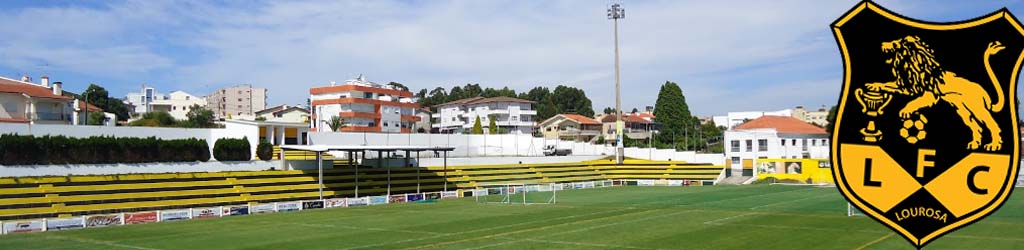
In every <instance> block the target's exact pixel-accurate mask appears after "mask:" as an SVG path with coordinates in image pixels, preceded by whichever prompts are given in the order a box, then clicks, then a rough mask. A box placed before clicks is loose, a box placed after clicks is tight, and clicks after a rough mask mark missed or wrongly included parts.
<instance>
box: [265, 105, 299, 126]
mask: <svg viewBox="0 0 1024 250" xmlns="http://www.w3.org/2000/svg"><path fill="white" fill-rule="evenodd" d="M260 117H263V120H264V121H268V122H301V123H309V110H306V108H303V107H299V106H288V105H278V106H275V107H272V108H268V109H264V110H260V111H256V118H257V119H259V118H260Z"/></svg>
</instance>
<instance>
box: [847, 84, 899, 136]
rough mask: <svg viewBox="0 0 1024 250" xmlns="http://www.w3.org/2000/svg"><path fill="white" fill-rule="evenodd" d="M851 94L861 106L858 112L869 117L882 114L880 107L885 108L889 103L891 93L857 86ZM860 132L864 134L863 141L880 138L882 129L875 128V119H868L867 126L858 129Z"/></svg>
mask: <svg viewBox="0 0 1024 250" xmlns="http://www.w3.org/2000/svg"><path fill="white" fill-rule="evenodd" d="M853 94H854V97H856V98H857V102H859V103H860V106H861V107H862V108H861V110H860V112H863V113H864V114H866V115H868V116H869V117H878V116H879V115H882V109H884V108H885V105H889V101H890V100H892V95H890V94H889V93H884V92H874V91H864V89H859V88H858V89H857V90H855V91H854V92H853ZM860 133H861V134H862V135H864V141H866V142H877V141H879V140H882V131H879V130H878V129H876V128H875V121H871V120H869V121H868V127H866V128H862V129H860Z"/></svg>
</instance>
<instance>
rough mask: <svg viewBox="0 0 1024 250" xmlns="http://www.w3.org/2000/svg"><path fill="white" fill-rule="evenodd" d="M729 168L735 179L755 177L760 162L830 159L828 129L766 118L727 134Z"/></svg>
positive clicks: (779, 118)
mask: <svg viewBox="0 0 1024 250" xmlns="http://www.w3.org/2000/svg"><path fill="white" fill-rule="evenodd" d="M724 139H725V158H726V165H728V166H730V169H731V170H732V175H740V174H742V175H744V176H752V175H753V174H754V173H753V172H754V166H756V164H757V159H765V158H771V159H799V158H813V159H827V158H828V157H829V143H830V142H829V139H828V133H827V132H825V129H823V128H820V127H817V126H814V125H811V124H809V123H806V122H803V121H800V120H797V119H796V118H793V117H789V116H762V117H760V118H757V119H754V120H752V121H749V122H747V123H744V124H742V125H739V126H736V127H735V128H733V129H731V130H729V131H725V135H724Z"/></svg>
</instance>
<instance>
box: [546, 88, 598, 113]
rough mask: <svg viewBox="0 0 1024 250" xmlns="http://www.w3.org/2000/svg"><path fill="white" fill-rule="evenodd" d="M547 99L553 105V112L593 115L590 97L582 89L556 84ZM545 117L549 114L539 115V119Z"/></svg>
mask: <svg viewBox="0 0 1024 250" xmlns="http://www.w3.org/2000/svg"><path fill="white" fill-rule="evenodd" d="M548 99H549V100H548V101H549V103H550V104H554V105H555V107H554V111H555V114H562V113H574V114H578V115H582V116H587V117H592V116H594V108H593V107H592V106H591V102H590V98H587V94H586V93H585V92H584V91H583V90H582V89H578V88H575V87H568V86H564V85H558V87H555V90H554V91H553V92H551V96H550V97H548ZM538 115H539V112H538ZM552 116H554V115H552ZM547 118H550V116H549V117H540V119H539V120H544V119H547Z"/></svg>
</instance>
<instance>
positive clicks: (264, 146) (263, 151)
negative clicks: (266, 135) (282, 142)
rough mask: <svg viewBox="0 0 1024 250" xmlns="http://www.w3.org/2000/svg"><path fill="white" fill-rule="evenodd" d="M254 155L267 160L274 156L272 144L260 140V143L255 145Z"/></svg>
mask: <svg viewBox="0 0 1024 250" xmlns="http://www.w3.org/2000/svg"><path fill="white" fill-rule="evenodd" d="M256 157H259V158H260V160H264V161H269V160H270V159H271V158H273V157H274V145H271V144H270V142H267V141H260V144H259V145H256Z"/></svg>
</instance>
